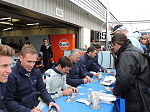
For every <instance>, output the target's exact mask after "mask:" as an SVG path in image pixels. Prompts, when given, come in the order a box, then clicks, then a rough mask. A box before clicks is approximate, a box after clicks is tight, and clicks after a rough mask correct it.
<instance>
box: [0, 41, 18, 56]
mask: <svg viewBox="0 0 150 112" xmlns="http://www.w3.org/2000/svg"><path fill="white" fill-rule="evenodd" d="M14 55H15V50H14V49H13V48H11V47H9V46H8V45H3V44H0V56H10V57H12V56H14Z"/></svg>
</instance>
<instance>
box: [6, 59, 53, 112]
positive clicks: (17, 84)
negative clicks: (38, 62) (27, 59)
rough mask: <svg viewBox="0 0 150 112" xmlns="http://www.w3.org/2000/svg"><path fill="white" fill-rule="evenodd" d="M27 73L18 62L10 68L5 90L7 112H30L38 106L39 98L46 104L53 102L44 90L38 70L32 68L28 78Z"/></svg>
mask: <svg viewBox="0 0 150 112" xmlns="http://www.w3.org/2000/svg"><path fill="white" fill-rule="evenodd" d="M27 73H29V72H27V71H26V70H25V69H24V68H23V67H22V66H21V64H20V61H19V62H18V63H17V64H16V65H15V66H14V67H13V68H12V73H11V74H10V75H9V78H8V83H7V88H6V92H7V98H6V106H7V109H8V112H30V111H31V109H33V108H34V107H35V106H37V105H38V103H39V100H38V97H39V96H40V97H41V98H42V99H43V100H44V101H45V102H46V103H47V104H49V103H50V102H54V101H53V100H52V99H51V97H50V95H49V94H48V92H47V90H46V87H45V84H44V83H43V80H42V76H41V72H40V70H39V69H38V68H36V67H34V68H33V69H32V71H31V72H30V76H27V75H26V74H27Z"/></svg>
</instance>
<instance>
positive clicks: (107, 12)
mask: <svg viewBox="0 0 150 112" xmlns="http://www.w3.org/2000/svg"><path fill="white" fill-rule="evenodd" d="M108 18H109V7H108V0H107V11H106V50H108V36H109V32H108V30H109V24H108Z"/></svg>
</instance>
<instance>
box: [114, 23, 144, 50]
mask: <svg viewBox="0 0 150 112" xmlns="http://www.w3.org/2000/svg"><path fill="white" fill-rule="evenodd" d="M115 33H123V34H125V35H126V36H127V38H128V39H130V41H131V42H132V44H133V45H134V46H135V47H137V48H139V49H140V50H143V49H142V46H141V44H140V42H139V41H138V39H137V38H139V35H137V34H136V33H128V31H127V30H126V29H125V28H124V27H123V25H116V26H115V27H114V29H113V33H112V34H111V35H114V34H115Z"/></svg>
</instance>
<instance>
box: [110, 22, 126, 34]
mask: <svg viewBox="0 0 150 112" xmlns="http://www.w3.org/2000/svg"><path fill="white" fill-rule="evenodd" d="M118 30H125V28H124V27H123V25H121V24H120V25H116V26H115V27H114V28H113V31H112V33H111V34H110V35H114V33H115V32H116V31H118Z"/></svg>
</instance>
